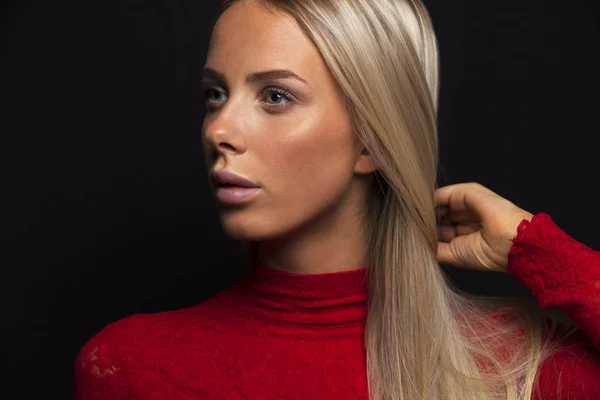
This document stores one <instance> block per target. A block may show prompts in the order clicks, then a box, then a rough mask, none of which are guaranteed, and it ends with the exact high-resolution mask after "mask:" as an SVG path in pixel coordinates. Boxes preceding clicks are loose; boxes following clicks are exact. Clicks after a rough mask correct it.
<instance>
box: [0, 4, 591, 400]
mask: <svg viewBox="0 0 600 400" xmlns="http://www.w3.org/2000/svg"><path fill="white" fill-rule="evenodd" d="M207 3H209V4H207ZM426 3H427V5H428V7H429V9H430V12H431V14H432V17H433V20H434V24H435V26H436V29H437V34H438V38H439V43H440V51H441V73H442V79H441V99H440V110H439V125H440V137H441V157H442V164H443V165H442V179H441V180H440V183H442V184H448V183H455V182H464V181H478V182H480V183H482V184H484V185H486V186H488V187H489V188H491V189H492V190H494V191H496V192H498V193H499V194H501V195H503V196H505V197H507V198H508V199H510V200H511V201H513V202H515V203H516V204H518V205H519V206H521V207H523V208H525V209H527V210H529V211H530V212H533V213H536V212H540V211H545V212H547V213H549V214H551V215H552V216H553V218H554V220H555V221H556V222H557V223H558V225H559V226H561V227H562V228H563V229H564V230H565V231H567V232H568V233H569V234H570V235H571V236H573V237H575V238H576V239H578V240H580V241H582V242H584V243H585V244H587V245H589V246H591V247H594V248H596V249H600V237H599V235H598V234H597V231H596V229H597V225H598V223H599V222H600V218H599V217H598V214H597V205H598V198H597V196H596V193H597V191H598V189H599V188H600V185H599V184H598V182H599V175H598V172H599V170H600V161H599V160H598V157H599V154H598V148H597V144H598V143H599V140H598V135H599V133H600V132H599V130H598V124H597V115H598V107H599V105H600V102H599V101H598V94H599V89H600V77H599V76H598V71H599V70H600V62H599V61H598V50H599V49H600V45H599V39H600V22H599V18H600V17H599V15H600V14H599V12H598V11H599V6H598V5H597V2H596V1H595V0H569V1H568V2H565V1H559V0H528V1H524V0H507V1H479V0H455V1H452V2H449V1H443V0H430V1H426ZM4 4H5V5H4V10H3V11H2V17H3V18H2V19H3V21H2V25H1V26H2V39H3V40H2V45H3V47H2V71H1V72H2V73H1V74H0V85H1V86H0V101H1V108H0V110H1V113H2V114H1V115H0V116H1V117H2V125H1V127H2V128H1V135H0V136H1V139H2V142H1V144H0V148H1V150H2V152H1V153H2V154H1V160H2V162H3V165H2V167H1V171H2V186H1V187H2V199H3V200H4V201H3V202H2V203H3V204H4V205H3V206H2V208H1V210H2V214H1V216H0V221H1V222H0V229H1V230H0V233H1V235H2V236H1V239H2V245H3V246H2V247H3V250H2V252H1V254H2V259H1V260H0V265H1V267H2V279H1V280H0V285H1V287H0V293H1V296H2V297H1V298H0V304H1V305H2V307H3V310H2V314H1V315H2V321H3V328H2V329H0V332H2V338H0V339H1V340H0V343H2V355H1V358H0V359H1V364H2V369H3V370H2V371H0V376H1V377H2V379H6V380H7V382H9V383H10V384H11V385H14V387H15V388H17V389H19V390H21V392H20V393H21V395H16V394H12V395H10V398H25V399H33V398H37V397H41V396H43V397H44V398H69V396H70V387H71V375H72V365H73V360H74V358H75V356H76V353H77V351H78V350H79V348H80V347H81V346H82V345H83V344H84V343H85V342H86V341H87V340H88V339H89V338H90V337H91V336H92V335H93V334H95V333H96V332H98V331H99V330H100V329H102V327H104V325H106V324H107V323H109V322H112V321H115V320H117V319H120V318H122V317H125V316H128V315H131V314H133V313H146V312H156V311H162V310H168V309H173V308H179V307H184V306H188V305H192V304H195V303H198V302H201V301H203V300H205V299H207V298H208V297H210V296H212V295H214V294H215V293H216V292H217V291H219V290H221V289H223V288H226V287H228V286H230V285H232V284H233V283H235V281H237V280H238V279H239V278H240V277H241V276H242V275H243V274H244V273H246V271H247V265H246V264H245V260H244V258H243V254H242V253H241V250H240V248H239V246H238V245H237V243H235V242H232V241H230V240H229V239H228V238H227V237H226V236H225V235H224V233H223V232H222V231H221V228H220V225H219V220H218V217H217V214H216V207H215V204H214V203H213V200H212V198H211V197H210V194H209V191H208V180H207V177H206V171H205V169H204V166H203V158H202V148H201V139H200V135H201V124H202V119H203V112H204V111H203V110H204V109H203V105H202V98H201V90H200V70H201V67H202V65H203V63H204V57H205V53H206V46H207V39H208V33H209V30H210V23H211V21H212V20H213V17H214V13H215V11H216V8H217V2H216V1H211V2H204V1H195V2H192V1H185V2H184V1H171V2H168V1H131V0H121V1H116V0H105V1H102V2H99V1H98V2H77V1H73V0H71V1H68V2H66V1H63V2H58V1H56V2H41V1H39V2H35V3H33V2H31V1H29V2H27V1H20V2H18V3H17V2H14V3H12V4H11V3H8V4H7V3H4ZM448 271H449V272H450V273H451V274H452V276H453V278H455V280H456V281H457V283H458V284H459V286H461V287H462V288H464V289H467V290H469V291H473V292H477V293H488V294H494V295H518V296H530V294H529V292H528V291H527V290H526V289H525V288H524V287H522V286H520V285H519V284H518V283H517V282H515V280H514V279H512V277H510V276H508V275H505V274H493V273H474V272H469V271H463V270H456V269H449V270H448ZM3 392H4V390H3Z"/></svg>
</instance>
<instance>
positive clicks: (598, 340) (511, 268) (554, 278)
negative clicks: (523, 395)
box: [507, 213, 600, 400]
mask: <svg viewBox="0 0 600 400" xmlns="http://www.w3.org/2000/svg"><path fill="white" fill-rule="evenodd" d="M513 243H514V244H513V246H512V248H511V250H510V253H509V257H508V266H507V270H508V272H509V273H510V274H511V275H513V276H515V277H516V278H517V280H519V281H520V282H521V283H522V284H523V285H525V286H526V287H527V288H528V289H529V290H530V291H531V292H532V294H533V295H534V296H535V297H536V299H537V300H538V302H539V304H540V305H541V306H542V307H543V308H545V309H547V310H551V309H557V310H560V311H562V312H564V313H565V314H567V316H568V317H569V318H570V319H571V320H572V321H573V322H575V323H576V324H577V326H578V327H579V328H580V330H579V331H577V332H575V333H574V334H572V335H570V336H569V337H567V338H566V341H565V342H563V343H564V344H565V345H566V347H565V349H564V350H562V351H560V352H558V353H556V354H555V355H553V356H552V357H551V358H550V359H548V360H546V362H545V363H544V364H543V365H542V367H541V369H540V372H539V375H538V379H539V384H540V388H541V395H540V397H535V396H534V398H535V399H540V400H541V399H543V400H554V399H559V398H561V399H563V400H565V399H577V400H588V399H589V400H592V399H594V400H596V399H600V252H598V251H595V250H593V249H591V248H589V247H587V246H585V245H584V244H582V243H580V242H578V241H576V240H575V239H573V238H572V237H570V236H569V235H567V234H566V233H565V232H564V231H562V230H561V229H560V228H559V227H558V226H557V225H556V224H554V222H552V219H551V217H550V216H549V215H547V214H545V213H541V214H537V215H534V216H533V218H532V220H531V222H529V221H528V220H526V219H525V220H523V221H522V222H521V224H520V225H519V228H518V233H517V236H516V237H515V238H514V239H513ZM563 328H565V329H564V331H566V330H567V329H566V327H563Z"/></svg>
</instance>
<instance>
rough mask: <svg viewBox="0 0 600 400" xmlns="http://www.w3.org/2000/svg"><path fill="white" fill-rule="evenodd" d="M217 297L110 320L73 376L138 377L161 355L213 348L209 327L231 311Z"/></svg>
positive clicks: (84, 378) (85, 378)
mask: <svg viewBox="0 0 600 400" xmlns="http://www.w3.org/2000/svg"><path fill="white" fill-rule="evenodd" d="M221 297H222V296H219V295H216V296H214V297H211V298H209V299H208V300H206V301H203V302H202V303H200V304H197V305H193V306H190V307H185V308H181V309H177V310H169V311H163V312H157V313H148V314H134V315H130V316H127V317H124V318H121V319H119V320H117V321H114V322H111V323H109V324H107V325H106V326H105V327H104V328H103V329H101V330H100V331H99V332H98V333H96V334H95V335H94V336H92V337H91V338H90V339H89V340H88V341H87V342H86V343H85V344H84V345H83V346H82V347H81V349H80V350H79V352H78V354H77V357H76V360H75V379H76V380H78V381H79V382H80V383H81V382H84V381H89V380H90V379H94V380H97V379H99V378H110V379H112V380H115V379H125V380H128V376H132V374H134V375H135V376H136V377H137V378H136V379H139V377H140V376H143V375H144V371H148V370H150V369H152V368H153V365H154V364H155V363H156V362H157V359H159V358H162V359H165V360H166V359H172V360H173V359H175V358H176V357H177V355H178V354H180V353H181V354H184V353H186V352H189V350H190V349H192V350H194V352H195V353H196V354H202V353H204V351H203V349H205V350H206V349H210V342H211V340H212V338H211V337H210V336H211V331H214V327H215V326H217V327H218V326H219V322H220V321H221V320H222V319H227V318H228V316H230V315H231V314H232V313H233V311H232V310H231V309H230V306H229V305H228V304H227V303H226V302H223V301H221Z"/></svg>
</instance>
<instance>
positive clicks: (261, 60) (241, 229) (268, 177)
mask: <svg viewBox="0 0 600 400" xmlns="http://www.w3.org/2000/svg"><path fill="white" fill-rule="evenodd" d="M272 70H287V71H291V72H292V73H293V74H295V75H292V74H291V73H287V74H286V75H285V76H283V75H282V74H280V73H273V74H264V75H254V74H256V73H262V72H265V71H272ZM203 86H204V90H205V91H206V92H205V94H206V105H207V114H206V117H205V119H204V122H203V126H202V130H203V145H204V151H205V160H206V163H207V168H208V170H209V172H211V173H212V172H213V171H219V170H231V171H235V172H237V173H238V174H241V175H243V176H245V177H247V178H248V179H250V180H251V181H253V182H254V183H256V184H257V185H258V186H259V189H258V191H257V192H256V193H255V194H254V195H253V196H252V197H251V198H249V199H247V200H246V201H244V202H243V203H242V204H235V205H232V204H227V203H222V202H220V201H218V200H217V202H218V207H219V212H220V216H221V222H222V226H223V228H224V231H225V232H226V233H227V234H228V235H229V236H230V237H232V238H234V239H238V240H249V241H262V240H269V239H273V238H276V237H280V236H283V235H286V234H289V233H292V232H294V231H296V230H299V229H303V228H306V227H308V226H311V227H313V228H315V227H316V229H320V230H322V231H324V230H331V229H336V228H343V226H341V225H340V221H347V220H348V219H349V218H350V219H352V216H353V215H355V213H356V212H357V211H358V209H359V208H362V207H364V204H363V200H364V196H365V193H364V192H365V190H364V189H366V187H367V186H366V183H365V182H363V181H364V180H365V179H364V176H363V177H362V178H359V177H358V176H357V175H360V174H363V175H364V174H367V173H369V172H372V164H371V163H370V158H369V157H368V155H367V154H365V153H364V152H362V150H363V147H362V145H361V143H360V142H359V141H358V140H357V139H355V137H354V135H353V132H352V129H351V124H350V119H349V115H348V114H347V112H346V109H345V107H344V100H343V97H342V95H341V93H340V92H339V89H338V88H337V86H336V84H335V82H334V79H333V77H332V75H331V74H330V72H329V70H328V68H327V66H326V64H325V62H324V61H323V59H322V58H321V56H320V54H319V52H318V50H317V48H316V47H315V46H314V45H313V44H312V42H311V41H310V39H309V38H308V37H307V36H306V35H305V34H304V32H303V31H302V29H301V28H300V27H299V26H298V25H297V24H296V22H295V20H294V19H293V18H291V17H289V16H287V15H285V14H277V15H274V14H273V13H271V12H269V11H268V10H267V9H265V8H263V7H262V6H260V5H256V4H253V3H252V2H239V3H236V4H234V5H233V6H231V8H229V9H228V10H227V11H225V13H224V14H223V15H222V16H221V17H220V18H219V20H218V21H217V23H216V25H215V27H214V30H213V33H212V37H211V43H210V46H209V51H208V55H207V60H206V65H205V71H204V83H203ZM211 188H212V190H213V194H214V193H215V188H214V187H212V186H211ZM346 223H347V222H346Z"/></svg>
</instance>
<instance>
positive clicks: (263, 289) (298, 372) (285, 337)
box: [74, 214, 600, 400]
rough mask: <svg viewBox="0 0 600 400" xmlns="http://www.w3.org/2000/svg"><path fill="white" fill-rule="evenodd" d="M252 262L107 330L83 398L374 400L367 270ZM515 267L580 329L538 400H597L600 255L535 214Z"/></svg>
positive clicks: (78, 371)
mask: <svg viewBox="0 0 600 400" xmlns="http://www.w3.org/2000/svg"><path fill="white" fill-rule="evenodd" d="M253 265H254V269H253V273H252V276H250V277H249V278H246V279H244V280H242V281H241V282H239V283H238V284H237V285H235V286H234V287H233V288H231V289H228V290H224V291H222V292H220V293H219V294H218V295H216V296H215V297H213V298H211V299H210V300H208V301H206V302H204V303H202V304H199V305H196V306H193V307H188V308H184V309H180V310H175V311H168V312H162V313H156V314H137V315H133V316H130V317H127V318H124V319H122V320H119V321H117V322H114V323H111V324H108V325H107V326H106V327H105V328H104V329H103V330H101V331H100V332H99V333H98V334H96V335H95V336H94V337H92V338H91V339H90V340H89V341H88V342H87V343H86V344H85V345H84V346H83V347H82V349H81V350H80V352H79V354H78V355H77V359H76V361H75V375H74V397H75V400H84V399H106V400H116V399H144V400H158V399H160V400H166V399H206V400H209V399H210V400H216V399H223V400H225V399H227V400H236V399H246V400H254V399H256V400H258V399H260V400H264V399H298V400H300V399H306V400H309V399H310V400H314V399H320V400H328V399H331V400H333V399H336V400H340V399H344V400H366V399H367V377H366V354H365V350H364V342H363V341H364V323H365V319H366V315H367V305H366V301H367V295H366V293H367V290H366V289H367V286H366V279H365V278H366V274H365V273H366V268H361V269H354V270H351V271H344V272H336V273H327V274H292V273H287V272H284V271H279V270H276V269H272V268H268V267H265V266H263V265H261V264H260V263H257V262H254V263H253ZM508 270H509V272H510V273H512V274H513V275H514V276H516V277H517V278H518V279H519V280H520V281H521V282H522V283H523V284H525V285H526V286H527V287H528V288H529V289H530V290H531V291H532V293H533V294H534V295H535V296H537V298H538V299H539V301H540V303H541V304H542V305H543V306H544V307H545V308H550V307H552V308H558V309H561V310H563V311H565V312H566V313H567V314H568V315H569V317H570V318H571V319H572V320H573V321H575V322H576V323H578V324H579V326H580V327H581V328H582V332H581V333H580V335H579V336H575V335H572V337H570V338H569V339H570V340H571V342H572V343H573V347H572V349H570V350H569V351H565V352H561V353H559V354H557V355H556V356H555V357H553V358H552V359H551V360H550V361H549V362H547V363H545V364H544V366H543V367H542V368H541V369H540V374H539V380H540V387H541V389H542V392H541V393H542V396H541V397H540V399H544V400H546V399H558V397H557V395H558V387H560V388H561V389H560V393H561V395H562V398H563V399H565V400H566V399H579V400H582V399H583V400H585V399H600V389H599V388H598V384H599V382H600V357H599V355H598V350H599V349H600V347H599V341H600V303H599V302H598V293H599V290H598V288H599V283H598V282H599V281H600V254H599V253H598V252H595V251H593V250H591V249H589V248H587V247H585V246H584V245H582V244H581V243H579V242H576V241H575V240H573V239H572V238H570V237H569V236H568V235H566V234H565V233H564V232H562V231H561V230H560V229H559V228H558V227H557V226H556V225H555V224H554V223H553V222H552V221H551V219H550V217H549V216H547V215H545V214H538V215H536V216H534V218H533V220H532V222H531V223H529V222H528V221H526V220H524V221H523V222H522V223H521V225H520V226H519V232H518V235H517V237H516V238H515V239H514V245H513V247H512V248H511V252H510V254H509V266H508ZM594 346H595V348H594ZM569 396H571V397H569Z"/></svg>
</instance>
